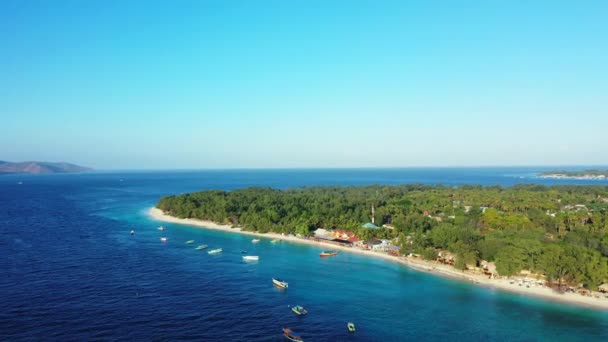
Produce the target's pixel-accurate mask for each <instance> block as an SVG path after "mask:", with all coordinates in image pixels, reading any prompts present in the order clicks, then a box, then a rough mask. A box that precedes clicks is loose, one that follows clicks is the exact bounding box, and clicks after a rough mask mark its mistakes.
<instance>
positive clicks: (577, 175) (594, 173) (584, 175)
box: [539, 170, 608, 180]
mask: <svg viewBox="0 0 608 342" xmlns="http://www.w3.org/2000/svg"><path fill="white" fill-rule="evenodd" d="M539 176H540V177H541V178H554V179H581V180H588V179H598V180H602V179H607V178H608V170H583V171H550V172H543V173H540V174H539Z"/></svg>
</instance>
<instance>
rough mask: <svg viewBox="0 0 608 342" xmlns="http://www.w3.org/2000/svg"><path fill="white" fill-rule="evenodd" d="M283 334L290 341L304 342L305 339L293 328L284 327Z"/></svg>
mask: <svg viewBox="0 0 608 342" xmlns="http://www.w3.org/2000/svg"><path fill="white" fill-rule="evenodd" d="M283 336H285V338H287V339H288V340H290V341H294V342H304V339H303V338H302V337H300V336H298V335H296V334H295V333H294V332H293V331H292V330H291V329H289V328H283Z"/></svg>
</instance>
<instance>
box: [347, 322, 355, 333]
mask: <svg viewBox="0 0 608 342" xmlns="http://www.w3.org/2000/svg"><path fill="white" fill-rule="evenodd" d="M346 327H347V328H348V331H350V332H355V323H353V322H348V324H347V325H346Z"/></svg>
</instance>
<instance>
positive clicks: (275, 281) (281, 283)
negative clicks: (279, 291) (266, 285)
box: [272, 278, 289, 289]
mask: <svg viewBox="0 0 608 342" xmlns="http://www.w3.org/2000/svg"><path fill="white" fill-rule="evenodd" d="M272 283H273V284H274V285H275V286H278V287H280V288H283V289H286V288H288V287H289V284H288V283H287V282H286V281H284V280H281V279H276V278H272Z"/></svg>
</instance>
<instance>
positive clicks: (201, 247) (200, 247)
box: [195, 245, 209, 251]
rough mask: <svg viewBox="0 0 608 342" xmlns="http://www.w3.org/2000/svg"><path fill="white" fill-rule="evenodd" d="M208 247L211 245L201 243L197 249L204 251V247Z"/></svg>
mask: <svg viewBox="0 0 608 342" xmlns="http://www.w3.org/2000/svg"><path fill="white" fill-rule="evenodd" d="M207 247H209V246H207V245H200V246H198V247H196V248H195V249H196V250H197V251H202V250H203V249H205V248H207Z"/></svg>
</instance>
